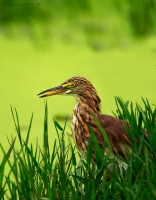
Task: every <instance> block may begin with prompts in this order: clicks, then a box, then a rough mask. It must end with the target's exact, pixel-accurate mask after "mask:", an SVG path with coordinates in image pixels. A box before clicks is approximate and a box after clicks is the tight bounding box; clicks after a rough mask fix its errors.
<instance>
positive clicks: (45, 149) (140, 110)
mask: <svg viewBox="0 0 156 200" xmlns="http://www.w3.org/2000/svg"><path fill="white" fill-rule="evenodd" d="M115 100H116V106H117V107H116V109H117V112H115V115H116V116H117V117H119V118H121V119H124V120H125V121H127V122H129V123H130V125H131V129H129V130H127V132H128V134H129V137H130V138H131V140H132V141H133V143H132V148H131V154H130V155H129V157H128V158H127V159H126V160H125V159H122V158H118V157H113V158H111V159H109V156H106V157H103V153H102V152H103V151H104V150H105V148H106V147H107V145H109V142H108V143H106V145H105V146H104V148H103V149H100V148H99V146H98V144H97V142H96V140H95V137H94V133H92V137H91V139H90V144H89V149H88V154H87V157H86V159H84V152H83V153H82V155H81V156H80V157H78V152H77V150H76V149H75V147H74V146H73V144H72V143H71V142H67V140H65V137H67V135H66V134H65V132H66V131H65V130H66V122H65V124H64V127H61V126H60V125H59V124H58V122H56V121H55V120H54V125H55V129H56V130H55V131H56V133H57V139H56V140H55V141H54V144H53V145H51V144H50V141H49V130H48V107H47V103H46V104H45V111H44V122H43V130H44V131H43V145H39V144H38V143H36V144H34V143H31V142H30V141H29V138H30V135H31V134H33V133H32V129H31V127H32V123H33V115H32V117H31V119H30V123H29V126H28V130H27V134H26V137H23V136H22V135H21V130H20V123H19V117H18V114H17V111H16V109H13V108H11V112H12V116H13V120H14V124H15V128H16V131H17V137H15V138H13V139H12V141H11V140H10V139H9V141H10V148H9V149H8V151H7V152H5V150H4V147H3V144H1V145H0V149H1V151H2V152H3V154H4V157H3V160H2V161H1V164H0V175H1V176H0V195H1V196H0V199H4V198H5V199H6V198H8V199H15V200H16V199H26V200H29V199H44V200H45V199H46V200H48V199H61V200H63V199H64V200H66V199H92V200H93V199H99V200H100V199H131V200H132V199H134V200H136V199H138V200H139V199H155V198H156V189H155V184H156V182H155V181H156V179H155V177H156V163H155V159H156V142H155V141H156V108H155V105H150V104H149V102H148V100H147V99H142V102H143V106H142V107H141V106H139V105H138V104H136V105H133V104H132V102H129V101H127V102H124V101H123V100H122V99H121V98H119V97H116V98H115ZM145 129H146V130H147V131H148V138H147V137H145V135H144V130H145ZM134 138H136V139H137V141H138V142H137V143H135V142H134ZM17 140H18V141H19V143H20V147H18V149H17V148H16V142H17ZM93 147H94V148H95V152H96V160H97V162H96V164H93V163H91V154H92V148H93ZM12 157H13V159H12ZM7 164H8V165H9V172H8V173H4V172H5V167H6V165H7ZM110 165H112V167H113V170H109V166H110ZM106 171H107V173H108V174H109V175H110V177H111V178H110V181H106V176H105V174H106ZM4 196H5V197H4Z"/></svg>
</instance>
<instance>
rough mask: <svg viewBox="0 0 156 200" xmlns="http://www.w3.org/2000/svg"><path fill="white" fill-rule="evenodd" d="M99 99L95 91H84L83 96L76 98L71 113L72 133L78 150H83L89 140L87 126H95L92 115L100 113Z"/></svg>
mask: <svg viewBox="0 0 156 200" xmlns="http://www.w3.org/2000/svg"><path fill="white" fill-rule="evenodd" d="M100 101H101V100H100V98H99V96H98V95H97V93H96V91H95V90H92V91H91V92H90V91H85V94H82V95H77V96H76V105H75V107H74V111H73V120H72V124H73V126H72V132H73V137H74V140H75V143H76V146H77V148H78V149H79V150H85V149H86V148H87V146H88V141H89V138H90V133H89V125H95V123H94V120H93V118H92V115H94V116H95V117H97V116H98V114H99V113H100Z"/></svg>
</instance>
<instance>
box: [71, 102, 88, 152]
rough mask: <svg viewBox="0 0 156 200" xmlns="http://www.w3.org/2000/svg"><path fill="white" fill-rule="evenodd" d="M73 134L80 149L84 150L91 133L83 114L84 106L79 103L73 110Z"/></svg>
mask: <svg viewBox="0 0 156 200" xmlns="http://www.w3.org/2000/svg"><path fill="white" fill-rule="evenodd" d="M72 134H73V138H74V142H75V144H76V147H77V148H78V150H79V151H83V150H85V149H87V147H88V141H89V137H88V136H90V134H89V129H88V125H87V123H86V120H85V118H84V115H82V107H81V106H79V105H76V106H75V108H74V111H73V119H72Z"/></svg>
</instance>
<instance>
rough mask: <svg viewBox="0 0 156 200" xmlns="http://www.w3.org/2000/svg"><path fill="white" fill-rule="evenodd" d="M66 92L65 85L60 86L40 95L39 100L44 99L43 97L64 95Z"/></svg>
mask: <svg viewBox="0 0 156 200" xmlns="http://www.w3.org/2000/svg"><path fill="white" fill-rule="evenodd" d="M64 92H65V88H64V87H63V85H60V86H57V87H54V88H50V89H48V90H45V91H43V92H41V93H39V94H38V96H39V98H42V97H47V96H52V95H56V94H63V93H64Z"/></svg>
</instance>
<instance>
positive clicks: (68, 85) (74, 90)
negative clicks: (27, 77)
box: [38, 76, 96, 98]
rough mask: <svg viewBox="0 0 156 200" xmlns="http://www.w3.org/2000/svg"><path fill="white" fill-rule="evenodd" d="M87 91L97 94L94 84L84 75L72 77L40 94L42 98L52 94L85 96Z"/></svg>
mask: <svg viewBox="0 0 156 200" xmlns="http://www.w3.org/2000/svg"><path fill="white" fill-rule="evenodd" d="M87 91H90V92H92V93H93V95H94V93H95V94H96V90H95V88H94V87H93V86H92V84H91V83H90V82H89V81H88V80H86V79H85V78H83V77H78V76H77V77H72V78H70V79H68V80H66V81H65V82H64V83H62V84H61V85H59V86H57V87H54V88H50V89H48V90H45V91H43V92H41V93H39V94H38V96H39V97H40V98H42V97H47V96H52V95H72V96H76V97H77V96H81V95H82V96H83V95H84V94H85V93H87Z"/></svg>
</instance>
